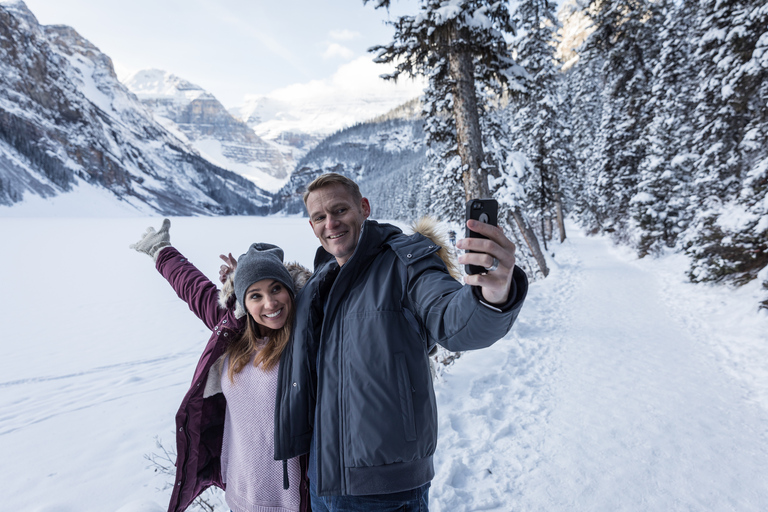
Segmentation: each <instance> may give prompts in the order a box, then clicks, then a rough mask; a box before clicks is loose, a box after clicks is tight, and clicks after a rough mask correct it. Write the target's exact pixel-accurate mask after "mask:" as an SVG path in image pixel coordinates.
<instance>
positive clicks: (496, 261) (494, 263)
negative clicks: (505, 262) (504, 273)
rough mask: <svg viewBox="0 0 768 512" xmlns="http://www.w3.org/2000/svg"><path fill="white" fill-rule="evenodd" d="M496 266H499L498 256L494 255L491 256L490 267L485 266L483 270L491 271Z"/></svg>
mask: <svg viewBox="0 0 768 512" xmlns="http://www.w3.org/2000/svg"><path fill="white" fill-rule="evenodd" d="M497 268H499V258H497V257H495V256H494V257H493V263H491V266H490V267H485V270H487V271H488V272H493V271H494V270H496V269H497Z"/></svg>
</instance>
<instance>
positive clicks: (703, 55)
mask: <svg viewBox="0 0 768 512" xmlns="http://www.w3.org/2000/svg"><path fill="white" fill-rule="evenodd" d="M698 9H699V12H698V18H697V23H696V28H697V33H696V35H695V37H694V39H693V44H694V46H695V47H696V49H697V51H696V53H695V56H694V64H695V65H696V66H697V69H699V70H700V71H699V75H698V81H699V91H698V94H697V96H696V100H697V109H696V112H695V118H696V121H697V124H696V126H695V128H696V130H697V133H696V135H697V139H698V141H699V144H698V146H697V148H696V149H697V153H698V154H699V155H700V156H699V159H698V161H697V166H696V174H695V181H694V185H695V190H694V192H695V201H694V202H693V204H692V209H693V210H694V211H695V212H696V215H695V218H694V224H693V226H692V229H691V230H690V232H689V233H688V235H687V237H686V249H687V252H688V254H689V255H691V256H692V258H693V261H692V264H691V269H690V272H689V274H690V277H691V279H692V280H694V281H709V280H724V279H725V280H729V281H733V282H735V283H737V284H741V283H744V282H747V281H750V280H751V279H753V278H755V277H756V276H757V273H758V272H759V271H760V269H762V268H764V267H765V266H766V265H767V264H768V219H766V213H767V212H766V210H768V208H767V207H766V188H768V183H767V182H768V162H767V159H768V149H767V148H766V144H765V141H766V137H767V136H768V113H767V111H768V105H767V103H768V89H767V86H766V82H768V71H767V70H768V29H766V27H768V7H767V6H766V4H765V3H764V2H762V1H746V0H743V1H729V2H723V1H715V0H700V2H699V4H698Z"/></svg>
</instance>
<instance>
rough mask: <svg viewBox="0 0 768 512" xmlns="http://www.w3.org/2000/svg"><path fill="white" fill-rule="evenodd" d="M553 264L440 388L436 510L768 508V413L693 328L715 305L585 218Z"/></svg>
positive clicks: (433, 497) (434, 488)
mask: <svg viewBox="0 0 768 512" xmlns="http://www.w3.org/2000/svg"><path fill="white" fill-rule="evenodd" d="M553 263H554V265H553V272H552V275H551V276H550V277H549V278H548V279H547V280H545V281H543V282H539V283H536V284H535V285H534V286H532V287H531V292H530V295H529V298H528V302H527V304H526V305H525V306H524V307H523V310H522V312H521V315H520V319H519V323H518V326H517V327H516V329H515V330H514V331H513V333H512V335H511V336H509V337H508V338H507V339H505V340H503V341H501V342H499V343H497V344H496V345H494V346H493V347H491V348H489V349H486V350H482V351H478V352H473V353H467V354H464V355H463V356H462V358H461V359H460V360H459V361H458V362H457V364H456V365H455V367H454V368H452V369H451V370H450V371H449V373H448V374H447V375H446V376H445V377H444V382H443V383H442V385H439V386H438V406H439V411H440V438H439V443H438V448H437V457H436V465H437V476H436V478H435V480H434V482H433V485H432V490H431V493H430V494H431V496H430V497H431V507H430V509H431V510H433V511H434V512H448V511H473V510H498V511H512V510H514V511H533V510H537V511H538V510H541V511H573V510H578V511H581V510H588V511H603V510H604V511H612V512H613V511H677V510H681V511H682V510H686V511H728V510H734V511H765V510H768V443H766V438H767V436H766V432H767V431H768V411H767V410H766V409H765V408H764V407H763V406H762V405H761V404H759V403H757V402H756V401H753V400H747V399H746V398H745V392H744V389H743V387H742V385H741V383H739V382H738V381H736V380H734V378H733V377H732V376H730V375H729V374H728V373H726V372H725V371H724V370H723V365H722V363H721V362H719V361H718V358H716V357H715V356H714V352H713V351H712V350H711V346H712V345H713V344H716V343H712V340H706V339H702V338H700V337H699V336H698V335H697V334H699V335H700V334H701V333H702V331H703V332H704V334H707V331H706V330H702V329H698V330H697V331H693V332H692V330H691V329H689V328H688V327H686V324H688V323H690V322H691V319H690V315H693V316H695V315H696V314H698V315H699V320H700V321H701V323H702V324H706V321H707V319H706V318H704V316H705V315H706V311H700V312H697V311H693V312H691V311H690V309H691V308H692V307H693V306H692V305H691V306H689V307H688V308H686V307H685V305H678V307H670V306H669V304H668V301H669V299H670V298H669V297H668V296H663V294H662V291H663V290H665V289H666V288H667V287H666V286H665V285H664V283H663V278H662V277H660V275H659V274H658V273H656V272H653V273H652V272H649V271H648V270H646V269H645V268H644V267H645V265H641V264H639V263H638V262H634V261H631V260H629V259H628V258H625V257H622V255H621V254H619V252H618V251H617V250H615V249H614V248H613V247H611V245H610V243H609V242H607V241H606V240H605V239H601V238H586V237H584V236H583V235H580V234H579V233H577V232H575V230H571V233H570V239H569V240H568V241H567V242H566V244H565V245H564V246H562V247H560V248H558V253H557V255H556V258H555V260H554V262H553ZM683 313H685V314H686V315H688V317H686V318H683V316H682V315H683ZM694 332H696V334H694ZM708 334H709V336H716V335H717V334H716V333H714V332H711V331H710V332H709V333H708ZM765 364H768V363H765Z"/></svg>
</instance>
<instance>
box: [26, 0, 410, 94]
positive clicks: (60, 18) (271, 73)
mask: <svg viewBox="0 0 768 512" xmlns="http://www.w3.org/2000/svg"><path fill="white" fill-rule="evenodd" d="M24 1H25V2H26V4H27V6H28V7H29V9H30V10H31V11H32V12H33V13H34V15H35V16H36V17H37V19H38V21H39V22H40V23H41V24H43V25H59V24H63V25H69V26H71V27H74V28H75V29H76V30H77V31H78V32H79V33H80V34H81V35H82V36H83V37H85V38H86V39H88V40H89V41H91V42H92V43H93V44H94V45H96V46H97V47H99V49H100V50H101V51H102V52H104V53H106V54H107V55H109V56H110V57H111V58H112V60H113V62H114V64H115V68H116V71H117V73H118V76H124V75H125V74H127V73H128V72H130V71H138V70H140V69H149V68H157V69H163V70H166V71H169V72H171V73H173V74H175V75H178V76H180V77H182V78H185V79H187V80H189V81H191V82H193V83H195V84H197V85H199V86H201V87H203V88H204V89H206V90H208V91H209V92H211V93H213V94H214V95H215V96H216V97H217V98H218V99H219V100H220V101H221V102H222V103H223V104H224V105H225V106H226V107H228V108H231V107H235V106H239V105H241V104H242V103H243V101H244V97H245V96H246V95H262V94H268V93H271V92H273V91H275V90H277V89H284V88H285V87H287V86H295V85H296V84H308V83H309V82H312V81H314V82H315V83H317V81H328V82H332V81H333V80H334V76H335V75H336V77H335V78H336V79H337V80H338V75H337V73H341V75H343V76H344V77H346V78H345V79H346V80H349V79H350V78H349V77H355V76H356V75H357V74H364V73H368V74H370V73H375V74H377V75H378V74H380V73H384V72H385V71H386V69H385V68H384V67H383V66H376V67H371V66H370V65H361V62H364V61H367V60H369V59H370V58H372V55H371V54H368V53H367V52H366V50H367V49H368V48H369V47H371V46H373V45H376V44H384V43H387V42H388V41H389V40H390V39H391V37H392V34H393V29H392V27H389V26H387V25H385V24H384V21H385V20H387V19H395V18H396V16H397V15H399V14H413V13H415V12H416V10H417V6H418V3H417V1H416V0H395V1H394V2H393V7H392V9H391V12H390V13H389V14H388V13H387V11H386V10H385V9H379V10H376V9H374V8H373V7H372V6H371V5H366V6H364V5H363V2H362V0H24ZM361 57H365V59H364V61H361ZM358 69H359V73H358V71H357V70H358ZM374 70H375V71H374ZM360 78H361V83H366V82H367V83H370V80H371V77H370V76H368V77H363V76H360ZM402 87H408V85H407V84H404V85H403V86H402ZM410 87H413V84H411V85H410Z"/></svg>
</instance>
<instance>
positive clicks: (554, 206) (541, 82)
mask: <svg viewBox="0 0 768 512" xmlns="http://www.w3.org/2000/svg"><path fill="white" fill-rule="evenodd" d="M556 8H557V4H556V3H555V2H552V1H550V0H523V1H521V2H520V3H519V4H518V6H517V10H516V11H515V14H514V18H515V19H516V21H517V26H518V28H519V35H518V37H517V38H516V39H515V41H514V42H513V48H514V50H515V52H516V55H515V57H516V60H517V62H518V64H520V65H521V66H522V67H523V68H524V69H525V70H526V71H527V72H528V81H527V83H526V86H527V87H526V92H525V93H523V94H518V95H515V97H514V98H513V99H512V102H511V104H510V107H509V108H508V109H507V110H508V111H509V114H510V117H511V121H510V123H509V124H510V127H511V129H512V137H511V138H510V139H511V144H512V147H513V148H514V149H516V150H518V151H522V152H523V153H525V155H526V156H527V157H528V159H529V161H530V163H531V172H530V173H528V174H526V175H525V176H524V177H523V183H522V185H523V187H524V188H525V190H526V195H527V200H528V204H527V207H526V211H527V212H528V213H529V215H530V216H531V217H532V219H533V220H534V224H535V225H537V226H538V227H539V231H540V233H539V234H540V237H541V239H542V240H543V242H544V246H545V248H546V243H547V240H550V239H551V238H552V233H553V220H554V221H556V222H557V226H558V231H559V233H560V241H561V242H562V241H563V240H565V225H564V219H563V214H564V213H563V202H562V192H561V189H560V183H561V182H562V181H563V180H561V178H560V176H561V175H566V174H567V173H568V166H569V165H570V161H571V157H570V147H569V140H568V135H569V132H568V130H567V128H566V126H565V123H564V117H565V116H563V115H562V114H561V112H562V111H561V109H560V103H561V102H560V100H559V99H558V82H559V80H560V78H561V74H560V70H559V65H558V63H557V61H556V60H555V57H554V54H555V48H556V46H555V45H556V33H557V30H558V29H559V28H560V23H559V21H558V19H557V17H556V14H555V10H556Z"/></svg>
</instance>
